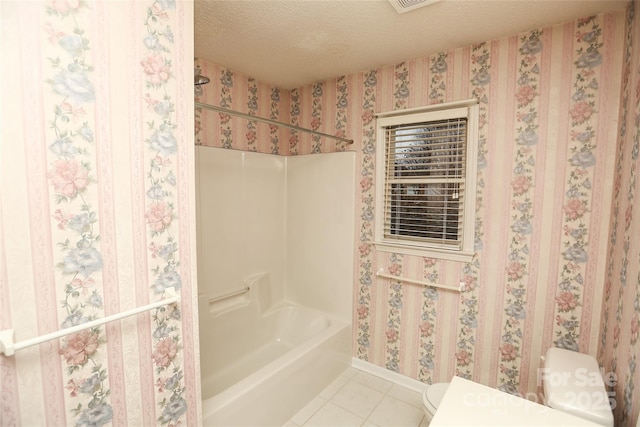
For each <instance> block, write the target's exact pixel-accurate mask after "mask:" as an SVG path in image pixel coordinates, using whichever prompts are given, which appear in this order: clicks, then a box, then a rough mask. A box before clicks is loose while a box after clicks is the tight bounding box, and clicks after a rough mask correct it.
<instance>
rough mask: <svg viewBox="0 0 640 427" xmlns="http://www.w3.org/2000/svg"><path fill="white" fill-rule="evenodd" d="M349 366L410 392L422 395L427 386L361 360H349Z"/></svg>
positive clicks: (355, 358)
mask: <svg viewBox="0 0 640 427" xmlns="http://www.w3.org/2000/svg"><path fill="white" fill-rule="evenodd" d="M351 366H352V367H354V368H355V369H359V370H361V371H364V372H367V373H369V374H371V375H375V376H376V377H380V378H382V379H384V380H387V381H391V382H392V383H394V384H398V385H401V386H403V387H406V388H409V389H411V390H415V391H417V392H418V393H422V392H423V391H424V389H425V387H426V386H427V384H425V383H423V382H421V381H418V380H415V379H413V378H409V377H407V376H406V375H402V374H399V373H397V372H393V371H390V370H388V369H386V368H383V367H381V366H378V365H374V364H373V363H369V362H366V361H364V360H362V359H358V358H357V357H354V358H352V359H351Z"/></svg>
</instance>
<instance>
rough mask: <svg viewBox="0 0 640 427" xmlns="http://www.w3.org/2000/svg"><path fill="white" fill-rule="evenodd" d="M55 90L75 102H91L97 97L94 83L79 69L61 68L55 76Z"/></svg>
mask: <svg viewBox="0 0 640 427" xmlns="http://www.w3.org/2000/svg"><path fill="white" fill-rule="evenodd" d="M53 90H54V91H56V93H58V94H59V95H62V96H64V97H67V98H69V100H70V101H71V102H72V103H73V104H82V103H85V102H91V101H94V100H95V98H96V94H95V91H94V88H93V84H92V83H91V82H90V81H89V79H88V78H87V76H86V75H85V74H84V73H82V72H79V71H68V70H61V71H60V72H59V73H58V74H56V75H55V76H54V77H53Z"/></svg>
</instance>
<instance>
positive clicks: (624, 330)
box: [598, 3, 640, 426]
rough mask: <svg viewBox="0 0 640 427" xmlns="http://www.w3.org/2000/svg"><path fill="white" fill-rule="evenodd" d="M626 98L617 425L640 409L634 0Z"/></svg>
mask: <svg viewBox="0 0 640 427" xmlns="http://www.w3.org/2000/svg"><path fill="white" fill-rule="evenodd" d="M623 60H624V65H623V78H622V83H623V86H622V102H621V111H620V123H619V125H618V130H619V133H618V141H619V142H618V151H617V154H616V166H615V175H614V180H613V183H614V184H613V196H614V197H613V205H612V210H611V213H612V217H611V227H610V232H609V252H608V257H607V275H606V278H605V301H604V306H603V311H602V330H601V338H600V339H601V342H600V348H599V352H598V356H599V357H598V358H599V360H600V361H601V362H602V364H603V367H604V370H605V371H606V372H608V373H612V374H613V375H614V378H615V379H616V382H615V384H614V385H613V386H612V387H611V389H610V394H612V395H613V396H615V402H616V406H615V408H614V414H615V418H616V425H621V426H622V425H629V426H631V425H635V422H636V420H637V419H638V412H639V411H640V399H638V390H637V389H638V385H639V384H640V370H638V369H637V363H638V357H639V352H640V343H639V341H640V340H639V339H638V338H639V336H640V326H639V320H638V319H639V318H640V267H639V266H640V248H638V239H637V236H638V232H640V220H639V219H638V218H639V216H638V215H637V212H636V209H635V207H637V205H638V202H637V198H638V195H637V186H638V180H639V179H640V177H639V176H638V167H640V159H639V155H638V154H639V152H640V68H639V67H638V63H639V61H640V16H639V14H638V9H637V4H636V3H632V4H631V5H630V6H629V8H628V10H627V15H626V28H625V49H624V58H623Z"/></svg>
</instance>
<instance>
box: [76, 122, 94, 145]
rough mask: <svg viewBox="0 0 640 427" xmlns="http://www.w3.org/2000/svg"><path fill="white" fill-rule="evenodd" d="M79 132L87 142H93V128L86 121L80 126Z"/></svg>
mask: <svg viewBox="0 0 640 427" xmlns="http://www.w3.org/2000/svg"><path fill="white" fill-rule="evenodd" d="M78 133H79V134H80V136H81V137H82V139H84V140H85V141H87V142H92V141H93V129H91V128H90V127H89V126H87V124H86V123H85V124H83V125H82V127H81V128H80V130H79V131H78Z"/></svg>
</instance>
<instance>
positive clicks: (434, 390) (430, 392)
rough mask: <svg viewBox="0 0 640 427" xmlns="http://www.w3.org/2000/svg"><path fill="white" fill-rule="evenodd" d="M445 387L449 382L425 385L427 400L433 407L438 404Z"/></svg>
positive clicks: (436, 407) (436, 406)
mask: <svg viewBox="0 0 640 427" xmlns="http://www.w3.org/2000/svg"><path fill="white" fill-rule="evenodd" d="M447 388H449V383H435V384H432V385H430V386H429V387H427V400H428V401H429V403H430V404H431V406H433V407H434V408H435V409H438V406H440V402H442V398H443V397H444V394H445V393H446V392H447Z"/></svg>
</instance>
